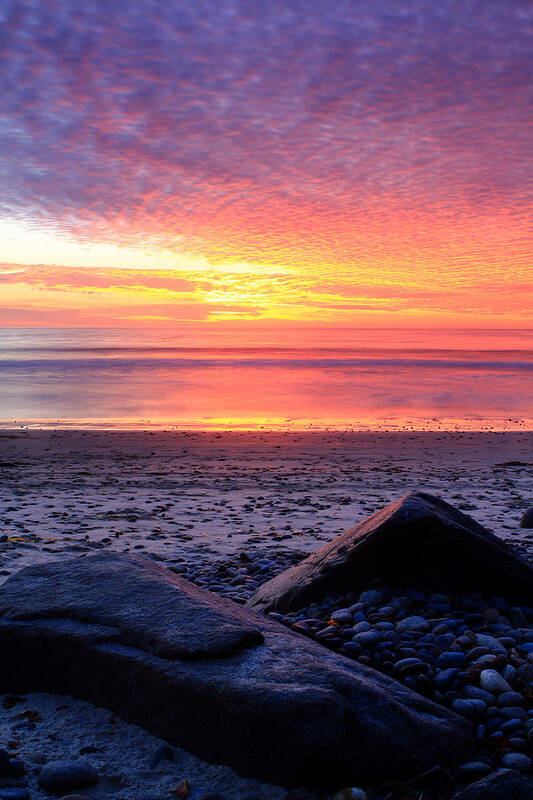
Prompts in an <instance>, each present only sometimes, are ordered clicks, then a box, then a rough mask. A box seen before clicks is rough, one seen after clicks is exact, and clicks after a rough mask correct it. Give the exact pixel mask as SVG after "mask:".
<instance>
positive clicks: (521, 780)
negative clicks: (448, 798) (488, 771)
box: [452, 769, 533, 800]
mask: <svg viewBox="0 0 533 800" xmlns="http://www.w3.org/2000/svg"><path fill="white" fill-rule="evenodd" d="M532 797H533V780H532V779H531V778H525V777H524V776H523V775H520V773H519V772H515V771H514V770H512V769H499V770H498V771H497V772H493V773H492V775H489V776H488V777H487V778H482V779H481V780H480V781H476V782H475V783H471V784H470V786H467V787H466V789H463V790H462V791H460V792H457V794H454V796H453V797H452V800H531V798H532Z"/></svg>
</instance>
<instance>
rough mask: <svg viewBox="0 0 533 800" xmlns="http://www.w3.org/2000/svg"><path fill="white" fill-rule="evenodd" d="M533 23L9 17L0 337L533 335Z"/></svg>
mask: <svg viewBox="0 0 533 800" xmlns="http://www.w3.org/2000/svg"><path fill="white" fill-rule="evenodd" d="M532 9H533V7H532V6H531V5H530V4H529V3H527V2H524V0H505V1H504V0H439V2H435V0H411V1H410V2H396V0H374V1H373V2H372V3H369V2H366V1H365V2H357V1H356V0H350V1H349V0H335V2H331V0H284V2H281V0H269V1H268V2H252V0H216V2H215V0H194V2H192V0H187V1H186V0H175V1H173V2H168V0H112V2H109V0H84V2H83V3H79V2H78V1H77V0H4V1H3V2H2V3H1V4H0V132H1V143H2V146H1V148H0V188H1V192H0V324H4V325H45V326H46V325H67V324H74V325H88V326H98V325H131V324H136V325H137V324H139V325H154V326H158V325H169V324H170V325H171V324H180V325H181V324H199V323H202V324H203V323H210V322H220V321H223V320H227V321H230V320H231V321H235V320H240V321H242V322H243V324H246V321H248V323H249V324H250V325H252V324H255V325H257V324H263V323H265V324H271V325H276V324H281V323H284V324H285V323H293V324H294V323H298V322H300V323H302V324H306V325H308V324H323V323H327V324H332V325H342V326H345V325H363V326H369V325H390V326H396V325H398V326H410V325H413V326H417V325H423V326H425V325H435V326H448V325H455V324H460V325H467V326H479V327H490V326H496V327H533V309H532V306H531V290H532V289H533V283H532V280H531V264H530V262H529V263H528V261H527V254H528V249H529V248H528V237H529V235H530V214H529V210H530V208H531V192H530V190H531V159H530V157H531V133H530V130H531V128H530V123H531V108H532V86H533V82H532V80H531V78H532V59H531V38H530V37H531V22H532V19H533V10H532ZM528 126H529V132H528ZM528 157H529V165H528ZM528 168H529V172H528ZM528 190H529V191H528Z"/></svg>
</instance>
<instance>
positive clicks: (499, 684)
mask: <svg viewBox="0 0 533 800" xmlns="http://www.w3.org/2000/svg"><path fill="white" fill-rule="evenodd" d="M479 683H480V686H481V688H482V689H484V690H485V691H486V692H491V693H492V694H502V692H512V688H511V687H510V686H509V684H508V683H507V681H506V680H505V679H504V678H502V676H501V675H500V673H499V672H496V670H495V669H484V670H482V671H481V674H480V676H479Z"/></svg>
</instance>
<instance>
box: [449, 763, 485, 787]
mask: <svg viewBox="0 0 533 800" xmlns="http://www.w3.org/2000/svg"><path fill="white" fill-rule="evenodd" d="M491 772H492V767H491V765H490V764H487V763H485V761H469V762H468V763H466V764H461V766H460V767H457V769H456V770H455V774H456V776H457V778H458V779H459V780H462V781H465V782H470V781H477V780H478V779H479V778H484V777H485V775H490V773H491Z"/></svg>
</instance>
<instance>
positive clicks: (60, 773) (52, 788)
mask: <svg viewBox="0 0 533 800" xmlns="http://www.w3.org/2000/svg"><path fill="white" fill-rule="evenodd" d="M98 780H99V778H98V773H97V771H96V770H95V769H94V767H93V766H92V765H91V764H89V762H88V761H84V760H82V759H80V760H78V761H75V760H69V759H61V760H57V761H49V762H48V764H45V766H44V767H43V768H42V770H41V772H40V773H39V786H41V787H42V788H43V789H45V790H46V791H47V792H53V793H54V794H62V793H63V792H68V791H70V790H71V789H86V788H87V787H88V786H94V785H95V784H96V783H98Z"/></svg>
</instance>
